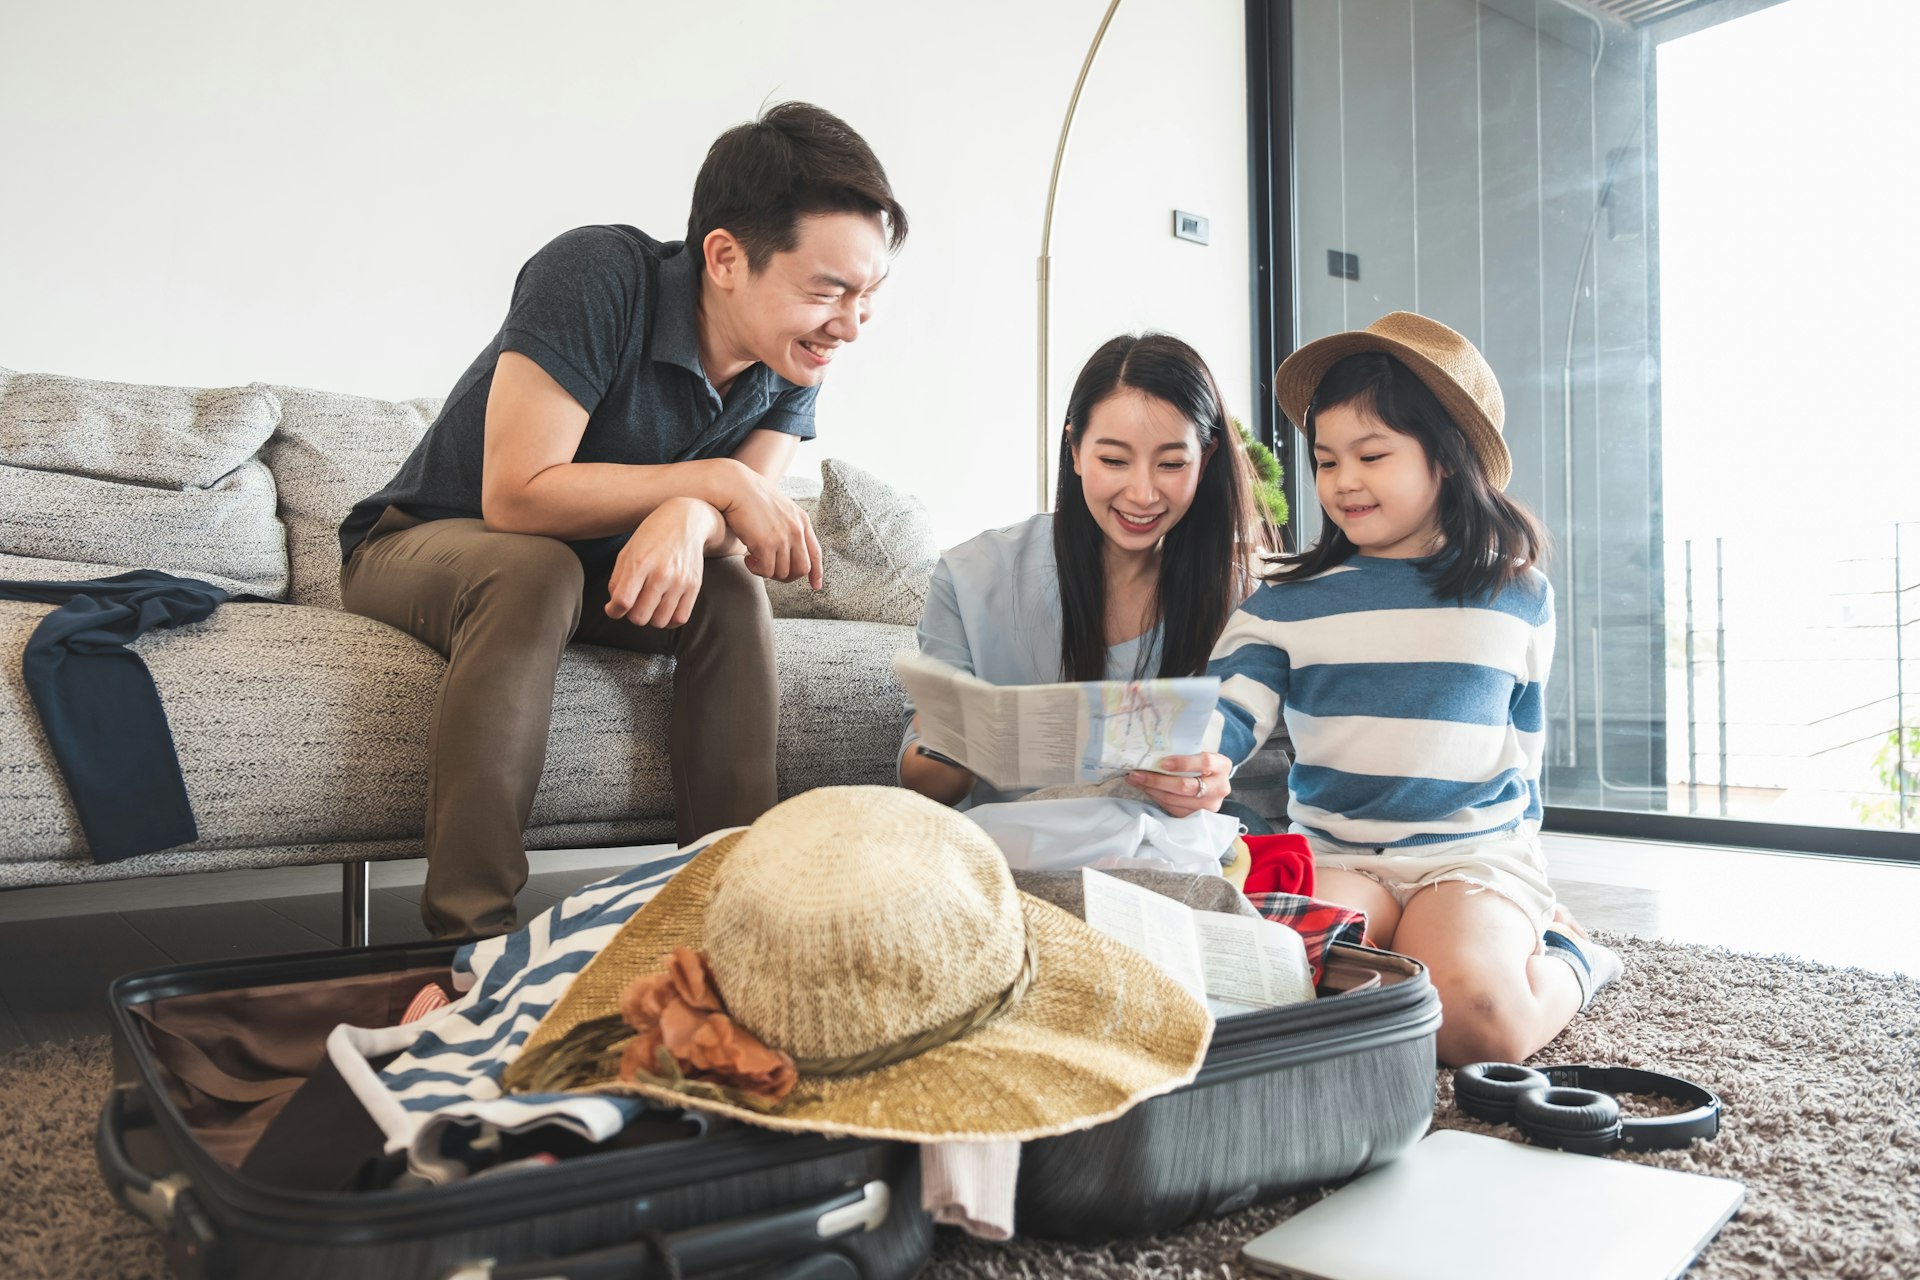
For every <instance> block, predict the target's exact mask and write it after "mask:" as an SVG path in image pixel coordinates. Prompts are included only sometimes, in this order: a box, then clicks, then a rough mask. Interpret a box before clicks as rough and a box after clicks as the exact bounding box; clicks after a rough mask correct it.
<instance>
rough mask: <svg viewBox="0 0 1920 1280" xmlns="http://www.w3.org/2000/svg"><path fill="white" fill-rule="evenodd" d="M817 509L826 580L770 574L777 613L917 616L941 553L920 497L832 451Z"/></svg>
mask: <svg viewBox="0 0 1920 1280" xmlns="http://www.w3.org/2000/svg"><path fill="white" fill-rule="evenodd" d="M812 514H813V528H814V532H815V534H817V535H818V537H819V539H820V554H821V570H822V573H823V574H824V576H825V583H824V585H823V586H822V587H821V589H820V590H819V591H815V590H813V589H812V588H811V587H809V586H808V585H807V584H806V582H805V581H800V582H769V583H768V584H767V596H768V599H769V600H771V601H772V603H773V613H774V616H775V617H777V618H836V619H840V620H842V621H848V622H891V623H894V624H896V625H899V626H907V627H911V626H914V625H915V624H917V623H918V622H919V621H920V613H921V610H922V609H924V608H925V607H926V603H927V583H928V581H929V580H930V579H931V578H932V576H933V566H934V565H935V564H936V563H937V562H938V561H939V559H940V548H939V546H938V545H937V544H936V542H935V541H934V534H933V527H932V525H931V524H930V523H929V522H928V520H927V509H926V507H925V506H924V505H922V504H921V502H920V500H919V499H918V498H915V497H914V496H913V495H911V494H908V493H903V492H902V491H900V490H898V489H896V488H894V487H893V486H892V485H890V484H888V483H887V482H886V481H884V480H882V479H880V478H879V477H878V476H876V475H874V474H873V473H872V472H869V471H864V470H862V469H861V468H859V467H856V466H854V465H853V464H852V463H850V462H846V461H844V460H842V459H839V458H827V459H825V460H824V461H822V462H821V464H820V496H819V498H818V499H816V500H815V503H814V508H813V513H812Z"/></svg>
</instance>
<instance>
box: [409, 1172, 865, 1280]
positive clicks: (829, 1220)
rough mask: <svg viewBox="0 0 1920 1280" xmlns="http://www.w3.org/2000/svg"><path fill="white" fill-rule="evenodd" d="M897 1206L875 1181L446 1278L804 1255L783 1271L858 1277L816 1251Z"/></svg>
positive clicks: (569, 1279) (588, 1276) (690, 1270)
mask: <svg viewBox="0 0 1920 1280" xmlns="http://www.w3.org/2000/svg"><path fill="white" fill-rule="evenodd" d="M892 1209H893V1191H892V1189H891V1188H890V1187H889V1186H888V1185H887V1184H886V1183H885V1182H880V1181H874V1182H869V1183H867V1184H866V1185H865V1186H864V1187H856V1188H854V1189H852V1190H850V1191H842V1192H839V1193H838V1194H836V1195H832V1196H828V1197H826V1198H825V1199H822V1200H815V1201H811V1202H809V1203H806V1204H801V1205H794V1206H791V1207H789V1208H785V1209H775V1210H773V1211H771V1212H769V1213H762V1214H756V1215H754V1216H752V1217H748V1218H735V1219H733V1220H731V1221H729V1222H716V1223H712V1224H709V1225H707V1226H704V1227H691V1228H688V1229H687V1230H685V1231H676V1232H673V1233H672V1234H670V1235H649V1236H647V1237H645V1238H643V1239H640V1240H636V1241H634V1242H633V1243H632V1244H623V1245H616V1246H614V1247H613V1248H611V1249H599V1250H596V1251H594V1252H592V1253H581V1254H575V1255H574V1256H572V1257H569V1258H549V1259H547V1260H545V1261H539V1262H519V1263H513V1264H510V1265H508V1266H499V1265H496V1264H495V1263H494V1262H492V1261H491V1260H488V1261H485V1262H476V1263H469V1264H468V1265H466V1266H463V1267H460V1268H458V1269H456V1270H454V1271H452V1272H449V1273H448V1274H447V1276H446V1277H445V1280H616V1278H618V1280H631V1278H632V1277H634V1276H644V1275H646V1274H647V1265H648V1264H649V1263H650V1262H653V1261H655V1260H656V1259H657V1260H658V1261H659V1262H661V1263H664V1264H665V1266H666V1271H667V1274H669V1275H674V1276H683V1275H684V1276H690V1275H696V1274H698V1273H699V1272H701V1271H717V1270H719V1269H721V1268H724V1267H738V1266H741V1265H743V1264H746V1263H750V1262H769V1263H771V1262H778V1261H781V1260H787V1261H794V1260H796V1259H798V1260H800V1263H799V1265H798V1266H797V1267H792V1268H788V1269H786V1270H784V1271H782V1272H780V1273H778V1274H780V1275H786V1276H790V1277H792V1280H803V1278H804V1280H842V1277H845V1278H846V1280H855V1278H856V1277H857V1276H858V1274H859V1273H858V1271H857V1270H856V1269H855V1268H854V1267H853V1265H852V1264H851V1263H850V1262H848V1261H847V1260H846V1259H845V1258H844V1257H837V1256H828V1257H820V1256H819V1255H818V1254H815V1252H814V1251H816V1250H818V1249H819V1248H820V1247H821V1246H822V1245H823V1244H825V1243H826V1242H827V1241H829V1240H836V1239H839V1238H840V1237H842V1236H847V1235H851V1234H853V1233H854V1232H855V1231H873V1230H877V1229H878V1228H879V1226H880V1224H881V1223H883V1222H885V1221H886V1219H887V1215H888V1214H889V1213H890V1212H891V1211H892ZM809 1254H814V1256H813V1257H808V1255H809ZM835 1261H837V1262H838V1264H839V1265H838V1266H836V1265H834V1263H835Z"/></svg>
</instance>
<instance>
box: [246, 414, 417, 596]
mask: <svg viewBox="0 0 1920 1280" xmlns="http://www.w3.org/2000/svg"><path fill="white" fill-rule="evenodd" d="M273 393H274V395H276V396H277V397H279V400H280V406H281V413H280V426H279V429H278V430H276V431H275V432H274V433H273V439H271V440H269V441H268V442H267V447H266V448H265V449H264V450H262V451H261V457H263V458H265V459H266V462H267V465H268V466H269V467H271V468H272V469H273V482H274V485H275V487H276V488H278V490H279V493H280V520H281V523H283V524H285V525H286V527H287V560H288V564H289V566H290V568H291V570H292V582H291V583H290V585H289V587H288V589H287V599H288V600H289V601H291V602H292V603H294V604H315V605H320V606H322V607H325V608H329V609H338V608H339V607H340V522H341V521H342V520H344V519H346V518H347V512H349V511H351V510H353V504H354V503H356V502H358V501H360V499H362V498H364V497H366V496H367V495H368V494H373V493H378V492H380V490H381V489H382V488H384V487H385V486H386V483H387V481H389V480H391V479H393V476H394V473H395V472H396V471H398V470H400V464H401V463H403V462H405V461H406V460H407V455H408V454H410V453H412V452H413V446H414V445H415V444H417V443H419V440H420V437H421V436H422V435H425V434H426V430H427V427H428V426H429V425H431V424H432V422H433V420H434V418H436V417H438V416H439V413H440V401H439V400H436V399H423V400H371V399H368V398H367V397H365V396H350V395H342V394H340V393H338V392H333V391H309V390H307V389H305V388H303V387H275V388H273Z"/></svg>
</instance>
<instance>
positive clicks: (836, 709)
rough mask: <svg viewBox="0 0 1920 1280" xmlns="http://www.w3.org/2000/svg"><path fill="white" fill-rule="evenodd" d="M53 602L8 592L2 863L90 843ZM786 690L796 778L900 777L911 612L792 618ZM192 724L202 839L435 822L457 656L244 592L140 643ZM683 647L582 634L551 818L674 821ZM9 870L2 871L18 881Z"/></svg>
mask: <svg viewBox="0 0 1920 1280" xmlns="http://www.w3.org/2000/svg"><path fill="white" fill-rule="evenodd" d="M47 611H48V610H47V606H45V605H38V604H26V603H19V602H13V601H0V760H4V761H6V762H7V767H5V768H0V814H5V815H6V819H7V824H8V835H7V839H6V840H3V841H0V862H8V863H25V862H44V861H47V860H49V859H73V860H85V859H86V857H87V854H86V840H85V836H84V834H83V833H82V831H81V829H80V824H79V820H78V818H77V817H76V816H75V814H74V812H73V807H72V804H71V802H70V801H69V800H68V798H67V791H66V786H65V784H64V782H63V781H62V780H61V778H60V776H59V772H58V769H57V766H56V765H55V764H54V762H53V758H52V755H51V754H50V752H49V751H48V749H47V743H46V739H45V737H44V735H43V734H42V733H41V731H40V723H39V720H38V719H37V718H36V717H35V715H34V712H33V708H32V705H31V704H30V703H29V702H28V700H27V696H26V690H25V686H24V685H23V683H22V680H21V675H20V656H21V651H22V650H23V649H24V648H25V646H26V642H27V637H28V636H29V635H30V634H31V633H32V631H33V628H34V627H35V626H36V625H37V624H38V623H39V620H40V618H41V617H43V616H44V615H45V614H46V613H47ZM774 641H775V646H776V652H777V661H778V666H779V674H780V679H781V683H782V686H783V688H784V689H785V697H784V699H783V706H782V714H781V745H780V753H779V758H780V787H781V794H782V795H783V796H785V795H791V794H794V793H796V792H798V791H802V790H807V789H810V788H812V787H816V786H825V785H829V784H834V783H842V782H885V781H890V780H891V779H892V768H893V764H892V762H893V752H894V750H895V749H896V747H897V746H898V741H897V738H898V728H897V726H898V721H899V708H900V697H901V694H900V689H899V686H898V684H897V683H896V682H895V680H894V677H893V670H892V664H891V661H890V659H891V655H892V654H893V653H894V651H895V650H897V649H900V648H902V647H905V646H908V645H911V644H912V635H911V633H910V632H907V631H905V630H904V629H903V628H899V627H891V626H879V625H859V624H853V623H840V622H832V623H830V622H810V621H795V622H780V623H776V624H775V627H774ZM135 649H136V651H137V652H138V653H139V654H140V655H141V657H142V658H143V659H144V660H145V662H146V664H147V667H148V669H149V670H150V671H152V673H153V679H154V684H155V685H156V687H157V688H158V689H159V691H160V696H161V700H162V702H163V704H164V705H165V707H166V711H167V718H168V722H169V724H170V726H171V728H172V730H173V737H174V743H175V748H176V750H177V752H178V755H179V758H180V768H181V773H182V775H183V776H184V778H185V780H186V784H187V795H188V798H189V799H190V800H191V801H192V804H193V809H194V815H195V817H196V819H197V820H198V823H199V828H200V839H199V840H198V841H196V842H195V843H194V844H191V845H187V846H184V848H185V849H188V850H201V849H259V848H270V847H280V846H298V845H311V844H319V843H333V842H350V841H361V842H378V841H391V840H395V839H407V838H412V839H417V838H418V837H419V834H420V828H421V824H422V820H423V818H424V816H425V813H426V774H427V770H426V755H427V725H428V721H429V719H430V717H431V716H432V714H433V701H434V695H435V692H436V690H437V689H438V687H439V682H440V674H441V671H442V669H443V664H442V662H441V660H440V657H439V655H437V654H435V653H434V652H433V651H432V650H431V649H429V648H427V647H426V646H425V645H422V644H420V643H419V642H418V641H416V640H414V639H412V638H411V637H409V636H407V635H404V634H403V633H401V632H399V631H397V630H395V629H393V628H392V627H388V626H385V625H383V624H381V623H378V622H374V621H371V620H370V619H366V618H361V617H358V616H356V615H354V614H349V613H345V612H342V611H340V610H337V609H314V608H305V607H295V606H288V605H275V604H235V605H227V606H224V607H222V608H220V609H219V610H217V611H216V612H215V613H214V614H213V615H212V616H211V617H210V618H208V619H207V620H206V621H204V622H200V623H196V624H194V625H193V626H189V627H182V628H179V629H178V630H174V631H162V632H155V633H153V634H151V635H148V636H144V637H142V638H141V639H140V640H139V641H138V642H136V644H135ZM672 673H673V664H672V661H671V660H670V659H667V658H656V657H648V656H646V655H642V654H635V653H629V652H627V651H625V650H618V649H606V648H600V647H597V646H591V645H573V646H570V647H569V648H568V650H567V653H566V656H565V658H564V660H563V661H562V663H561V665H560V674H559V680H558V682H557V686H556V689H555V694H554V718H553V727H552V730H551V732H550V735H549V738H548V753H547V767H546V773H545V775H544V776H543V778H542V781H541V786H540V791H539V794H538V795H537V796H536V798H535V801H534V812H533V817H532V825H533V826H535V827H541V826H549V825H553V824H562V823H565V824H576V825H577V824H592V823H596V822H602V823H612V822H617V821H627V820H632V819H637V818H666V819H671V817H672V813H673V800H672V785H671V781H670V774H669V771H668V766H667V756H666V750H667V716H668V707H669V703H670V701H671V698H670V686H671V682H672ZM4 882H5V877H4V876H0V883H4Z"/></svg>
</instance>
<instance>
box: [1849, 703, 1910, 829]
mask: <svg viewBox="0 0 1920 1280" xmlns="http://www.w3.org/2000/svg"><path fill="white" fill-rule="evenodd" d="M1903 738H1904V739H1905V741H1904V742H1903V741H1902V739H1903ZM1916 761H1920V724H1910V725H1907V726H1906V727H1905V728H1901V729H1889V730H1887V740H1886V741H1885V742H1884V743H1882V744H1881V746H1880V750H1879V751H1878V752H1877V753H1876V754H1875V755H1874V757H1873V776H1874V777H1875V778H1876V779H1878V780H1879V782H1880V789H1881V790H1883V791H1885V792H1886V793H1887V795H1886V798H1885V799H1879V798H1875V799H1872V800H1855V801H1854V802H1853V812H1854V816H1856V817H1857V818H1859V819H1860V821H1862V822H1864V823H1867V824H1869V825H1872V826H1882V827H1892V826H1920V777H1915V776H1913V775H1914V769H1915V762H1916ZM1903 762H1904V763H1905V765H1906V769H1905V770H1902V769H1901V767H1900V766H1901V764H1902V763H1903ZM1903 811H1904V812H1903ZM1903 819H1904V821H1903Z"/></svg>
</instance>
